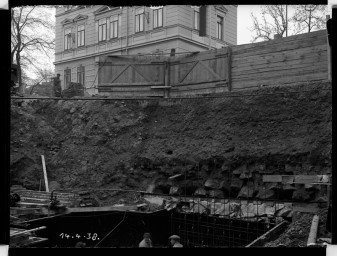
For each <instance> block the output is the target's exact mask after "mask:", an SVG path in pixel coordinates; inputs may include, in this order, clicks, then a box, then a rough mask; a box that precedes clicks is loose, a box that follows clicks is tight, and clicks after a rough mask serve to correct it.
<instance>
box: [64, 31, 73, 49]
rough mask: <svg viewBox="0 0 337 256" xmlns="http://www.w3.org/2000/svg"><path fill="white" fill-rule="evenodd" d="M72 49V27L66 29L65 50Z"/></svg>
mask: <svg viewBox="0 0 337 256" xmlns="http://www.w3.org/2000/svg"><path fill="white" fill-rule="evenodd" d="M69 49H71V28H67V29H65V30H64V50H69Z"/></svg>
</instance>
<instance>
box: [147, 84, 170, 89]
mask: <svg viewBox="0 0 337 256" xmlns="http://www.w3.org/2000/svg"><path fill="white" fill-rule="evenodd" d="M170 88H172V86H165V85H164V86H151V89H170Z"/></svg>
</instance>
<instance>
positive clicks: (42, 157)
mask: <svg viewBox="0 0 337 256" xmlns="http://www.w3.org/2000/svg"><path fill="white" fill-rule="evenodd" d="M41 160H42V167H43V177H44V184H45V187H46V191H47V192H49V186H48V177H47V171H46V163H45V161H44V155H41Z"/></svg>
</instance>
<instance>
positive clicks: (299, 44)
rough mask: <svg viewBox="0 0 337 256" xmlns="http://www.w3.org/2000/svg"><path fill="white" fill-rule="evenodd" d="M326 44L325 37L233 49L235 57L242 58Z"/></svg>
mask: <svg viewBox="0 0 337 256" xmlns="http://www.w3.org/2000/svg"><path fill="white" fill-rule="evenodd" d="M324 44H326V39H325V38H324V37H319V38H313V39H312V40H310V41H308V40H298V41H295V40H294V41H292V42H288V43H283V42H275V41H274V42H271V43H270V44H269V45H264V46H261V47H259V46H256V47H252V48H249V49H244V50H235V49H234V48H235V47H233V49H232V50H233V55H234V56H237V55H239V56H240V57H245V56H250V55H260V54H266V53H275V52H280V51H289V50H294V49H298V48H305V47H312V46H316V45H324Z"/></svg>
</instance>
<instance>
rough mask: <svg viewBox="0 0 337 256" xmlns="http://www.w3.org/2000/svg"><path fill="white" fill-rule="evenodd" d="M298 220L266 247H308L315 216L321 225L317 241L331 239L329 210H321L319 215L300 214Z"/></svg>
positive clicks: (319, 225)
mask: <svg viewBox="0 0 337 256" xmlns="http://www.w3.org/2000/svg"><path fill="white" fill-rule="evenodd" d="M298 215H299V216H298V219H297V220H295V221H293V222H292V223H290V225H289V226H288V227H287V229H286V230H285V231H284V232H283V233H282V234H281V235H280V236H279V237H278V238H277V239H275V240H273V241H271V242H268V243H266V244H265V245H264V247H306V246H307V241H308V237H309V233H310V228H311V223H312V220H313V217H314V215H318V217H319V224H318V229H317V239H318V240H319V239H320V238H330V239H331V232H329V231H328V230H327V229H326V221H327V216H328V209H327V208H325V209H321V210H320V211H318V212H317V213H315V214H314V213H298Z"/></svg>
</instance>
